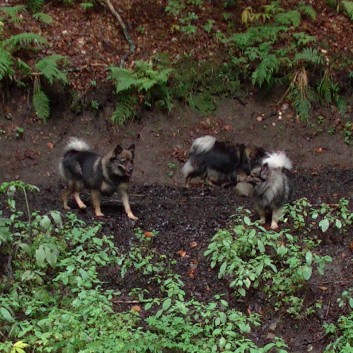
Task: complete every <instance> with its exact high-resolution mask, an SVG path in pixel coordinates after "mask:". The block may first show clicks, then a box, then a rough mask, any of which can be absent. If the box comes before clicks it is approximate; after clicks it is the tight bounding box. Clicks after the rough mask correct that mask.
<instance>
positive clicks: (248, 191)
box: [235, 181, 254, 197]
mask: <svg viewBox="0 0 353 353" xmlns="http://www.w3.org/2000/svg"><path fill="white" fill-rule="evenodd" d="M235 194H236V195H237V196H244V197H251V196H252V195H253V194H254V188H253V186H252V185H251V184H249V183H246V182H243V181H241V182H239V183H237V185H236V187H235Z"/></svg>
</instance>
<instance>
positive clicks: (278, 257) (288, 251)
mask: <svg viewBox="0 0 353 353" xmlns="http://www.w3.org/2000/svg"><path fill="white" fill-rule="evenodd" d="M234 223H235V225H234V227H233V228H231V229H229V230H219V231H218V232H217V233H216V235H215V236H214V237H213V238H212V240H211V242H210V244H209V245H208V248H207V250H206V252H205V255H206V256H209V259H210V265H211V267H212V268H215V267H216V268H217V269H218V277H219V278H226V279H228V280H229V287H230V288H232V289H234V290H235V293H236V294H237V295H239V296H246V295H247V293H248V291H249V290H250V289H251V288H252V289H256V290H261V291H262V292H263V293H264V294H265V295H266V297H267V298H268V299H270V298H272V299H273V298H274V297H275V298H276V299H277V300H276V304H275V306H276V307H277V308H278V307H280V306H283V305H284V304H285V303H292V302H293V300H295V298H296V296H295V295H296V293H297V292H298V290H299V289H300V288H302V287H303V286H304V284H305V282H306V281H308V280H309V279H310V278H311V276H312V273H313V271H314V269H316V270H317V271H318V272H319V273H320V274H323V271H324V267H325V264H326V263H328V262H331V258H330V257H329V256H320V255H318V254H315V252H314V251H313V249H314V248H315V246H317V245H315V244H314V243H313V242H312V241H305V240H303V241H301V240H299V239H298V238H297V237H295V236H293V235H291V234H290V233H289V232H288V231H286V230H283V231H281V232H273V231H266V230H265V229H264V228H263V227H261V226H258V225H257V224H254V223H252V222H251V221H250V219H249V218H248V217H247V216H245V217H241V216H238V217H237V218H236V219H235V222H234ZM289 312H290V313H292V314H294V313H295V314H296V315H298V316H299V313H300V312H301V308H300V307H298V308H296V310H295V311H294V312H293V307H292V311H289Z"/></svg>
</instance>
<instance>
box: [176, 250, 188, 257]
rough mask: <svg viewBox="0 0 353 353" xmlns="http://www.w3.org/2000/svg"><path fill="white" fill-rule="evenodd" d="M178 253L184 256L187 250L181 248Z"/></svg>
mask: <svg viewBox="0 0 353 353" xmlns="http://www.w3.org/2000/svg"><path fill="white" fill-rule="evenodd" d="M177 254H178V255H179V256H180V257H184V256H185V255H186V251H185V250H179V251H177Z"/></svg>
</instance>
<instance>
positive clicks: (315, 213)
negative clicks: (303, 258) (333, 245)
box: [285, 198, 353, 233]
mask: <svg viewBox="0 0 353 353" xmlns="http://www.w3.org/2000/svg"><path fill="white" fill-rule="evenodd" d="M285 214H286V217H288V218H287V220H288V222H290V223H291V224H293V225H294V228H295V229H300V230H301V231H304V232H306V233H307V232H308V231H312V230H317V229H320V230H321V232H322V233H325V232H327V230H328V229H329V228H333V229H334V230H335V231H336V232H344V231H345V229H346V228H347V227H348V226H350V225H351V224H353V213H352V212H351V211H350V209H349V202H348V200H346V199H341V200H339V202H338V203H337V204H326V203H322V204H321V205H320V206H316V207H315V206H313V205H312V204H311V203H310V202H309V201H308V200H307V199H306V198H302V199H299V200H297V201H296V202H295V203H293V204H292V205H290V206H286V207H285Z"/></svg>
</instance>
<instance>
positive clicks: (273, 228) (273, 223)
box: [271, 222, 278, 230]
mask: <svg viewBox="0 0 353 353" xmlns="http://www.w3.org/2000/svg"><path fill="white" fill-rule="evenodd" d="M271 229H272V230H276V229H278V224H277V222H272V223H271Z"/></svg>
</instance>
